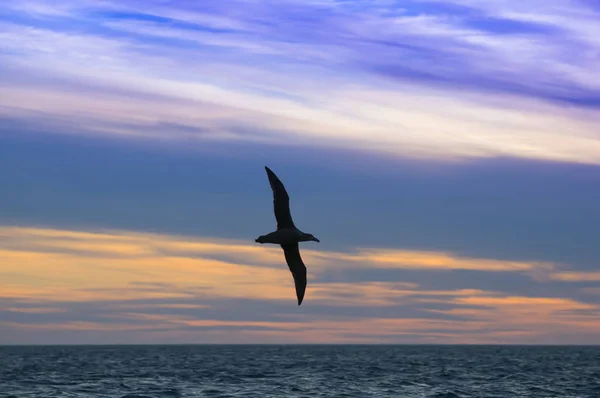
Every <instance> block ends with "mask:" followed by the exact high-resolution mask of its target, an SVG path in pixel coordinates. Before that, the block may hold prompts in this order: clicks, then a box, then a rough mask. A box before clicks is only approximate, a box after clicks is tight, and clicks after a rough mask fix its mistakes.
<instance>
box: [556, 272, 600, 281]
mask: <svg viewBox="0 0 600 398" xmlns="http://www.w3.org/2000/svg"><path fill="white" fill-rule="evenodd" d="M551 278H552V279H553V280H556V281H564V282H600V272H558V273H554V274H552V275H551Z"/></svg>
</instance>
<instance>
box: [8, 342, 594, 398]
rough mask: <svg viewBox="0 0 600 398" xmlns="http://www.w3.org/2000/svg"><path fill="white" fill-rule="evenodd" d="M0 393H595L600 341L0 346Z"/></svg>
mask: <svg viewBox="0 0 600 398" xmlns="http://www.w3.org/2000/svg"><path fill="white" fill-rule="evenodd" d="M0 397H2V398H8V397H11V398H12V397H18V398H28V397H35V398H50V397H111V398H113V397H115V398H145V397H157V398H158V397H307V398H308V397H311V398H312V397H340V398H341V397H348V398H350V397H357V398H358V397H406V398H412V397H419V398H455V397H477V398H510V397H536V398H545V397H560V398H575V397H577V398H583V397H585V398H599V397H600V347H567V346H553V347H545V346H527V347H526V346H410V345H403V346H400V345H396V346H386V345H363V346H359V345H313V346H310V345H187V346H186V345H180V346H175V345H164V346H29V347H17V346H13V347H11V346H4V347H0Z"/></svg>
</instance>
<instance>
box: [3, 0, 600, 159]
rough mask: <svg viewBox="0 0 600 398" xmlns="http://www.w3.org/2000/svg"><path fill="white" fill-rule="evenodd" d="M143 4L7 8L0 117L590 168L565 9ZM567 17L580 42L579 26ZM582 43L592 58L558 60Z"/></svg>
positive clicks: (586, 75)
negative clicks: (538, 13)
mask: <svg viewBox="0 0 600 398" xmlns="http://www.w3.org/2000/svg"><path fill="white" fill-rule="evenodd" d="M555 2H556V4H558V5H560V4H562V2H561V1H559V0H555ZM137 5H138V3H137V2H118V3H117V2H104V3H102V4H100V5H98V4H96V3H87V2H85V3H81V4H76V3H75V2H65V3H64V4H62V5H61V7H60V8H57V10H58V11H57V13H58V15H54V16H53V15H52V13H50V12H48V9H49V8H50V7H49V5H48V3H46V2H44V1H32V2H26V3H23V5H22V6H20V5H19V3H14V2H11V3H9V4H8V7H12V10H13V12H16V15H21V14H22V19H19V18H12V19H9V20H7V22H4V23H3V33H2V37H1V38H2V42H3V45H2V46H3V50H4V53H3V55H2V57H3V60H5V61H6V62H4V64H5V65H6V66H5V68H7V69H8V70H9V71H10V70H12V72H10V73H6V74H5V75H4V82H5V84H3V87H2V98H9V99H11V100H10V101H8V100H6V101H3V102H0V112H2V114H4V115H8V116H11V117H19V118H22V119H25V120H29V119H32V118H40V117H41V118H42V119H49V120H51V121H53V122H54V123H58V124H59V125H60V126H61V127H62V128H63V129H65V130H72V128H70V127H69V126H72V125H73V121H74V119H73V118H75V119H76V123H75V124H76V125H78V126H81V127H85V130H86V131H87V132H94V133H95V134H112V135H120V136H129V137H137V138H138V139H149V138H151V139H161V140H169V141H180V140H193V141H194V144H195V145H201V142H202V141H203V140H204V141H205V140H211V139H217V140H221V141H222V140H225V141H231V140H234V141H249V142H260V143H270V144H271V145H279V146H289V145H303V146H319V147H328V148H344V147H345V148H360V149H361V150H363V151H371V152H376V153H391V154H393V155H394V156H402V157H413V158H414V157H416V158H425V159H437V160H441V159H444V160H456V159H472V158H482V157H483V158H488V157H498V156H513V157H521V158H533V159H546V160H552V161H567V162H582V163H592V164H598V162H599V160H598V159H600V143H599V141H598V136H597V134H596V129H595V125H597V123H598V116H597V115H596V112H595V111H594V109H593V108H594V104H595V101H596V102H597V99H598V98H599V96H598V87H596V85H595V83H594V79H593V65H595V61H596V59H595V58H594V55H593V54H595V49H597V47H598V42H597V40H595V39H593V38H592V35H591V34H588V35H587V36H585V37H584V36H582V35H581V34H579V35H575V33H573V36H568V37H567V38H566V39H560V38H561V37H562V32H563V30H565V29H567V30H569V29H571V31H572V30H573V29H575V27H574V26H572V25H574V24H566V23H565V19H564V18H562V19H561V18H560V15H559V13H558V12H554V11H553V12H554V13H552V14H550V16H549V17H548V18H546V19H547V20H544V21H541V22H539V21H532V20H526V18H525V17H524V15H529V14H526V13H525V14H524V13H523V12H520V13H516V14H515V15H514V16H512V17H511V15H510V13H508V15H505V14H507V10H506V7H508V5H507V4H506V3H503V4H502V7H500V8H498V7H495V8H494V7H490V8H482V5H481V4H480V3H466V4H463V5H460V7H454V8H452V7H448V6H444V5H440V4H439V3H435V2H429V3H425V4H424V3H423V2H419V1H412V2H407V4H405V5H404V6H403V7H402V8H398V7H392V6H389V5H383V6H382V5H370V4H368V3H366V2H362V1H359V2H354V3H352V4H342V3H338V2H319V3H300V2H295V1H287V2H284V3H275V2H269V3H268V5H267V4H262V3H256V2H239V1H228V2H226V3H223V4H220V5H213V6H207V5H192V4H186V3H183V2H181V3H180V2H176V3H171V4H170V6H169V7H166V6H164V5H163V4H162V3H160V2H155V1H151V2H145V3H144V12H143V13H142V12H139V7H137ZM517 8H518V7H517ZM547 9H548V7H544V10H547ZM233 10H235V11H233ZM530 11H531V10H529V11H528V12H530ZM547 13H548V11H544V13H543V15H546V14H547ZM25 15H27V18H25ZM569 15H570V17H571V18H572V20H576V21H578V22H582V25H580V27H579V28H577V29H578V30H577V32H580V33H581V30H582V29H583V30H584V31H585V32H588V33H589V32H591V30H592V28H590V27H589V26H590V24H589V23H587V24H586V23H585V22H586V21H588V20H590V17H589V16H585V15H584V16H582V15H580V14H577V13H570V14H569ZM42 17H43V18H42ZM23 18H25V19H23ZM494 18H495V19H494ZM491 21H496V22H491ZM492 24H494V25H492ZM490 26H496V28H493V29H492V28H490ZM498 26H502V27H504V29H500V30H501V32H498V29H497V27H498ZM586 26H587V27H588V28H586ZM582 27H583V28H582ZM586 29H587V30H586ZM15 43H18V45H17V44H15ZM575 46H579V48H580V49H581V51H578V52H577V53H578V54H580V55H581V54H585V56H578V57H571V56H568V54H569V53H570V52H571V51H572V50H571V51H566V50H570V49H572V48H577V47H575ZM59 54H60V55H59ZM563 54H566V55H563ZM574 60H576V61H574ZM142 66H143V67H142ZM175 71H176V72H175ZM382 76H385V77H382ZM389 76H391V77H393V79H392V80H390V79H388V77H389ZM42 83H43V84H42ZM81 85H84V86H85V85H87V86H88V88H87V89H85V90H83V91H82V90H75V89H72V88H74V87H77V86H81ZM457 87H459V88H461V90H460V91H459V90H457ZM565 104H570V105H569V106H565ZM586 104H587V105H590V106H592V109H587V108H586V107H584V106H583V105H586ZM161 126H183V127H184V129H183V130H182V129H173V128H166V129H162V127H161ZM564 131H569V134H568V138H567V136H566V135H564ZM79 133H81V131H80V132H79Z"/></svg>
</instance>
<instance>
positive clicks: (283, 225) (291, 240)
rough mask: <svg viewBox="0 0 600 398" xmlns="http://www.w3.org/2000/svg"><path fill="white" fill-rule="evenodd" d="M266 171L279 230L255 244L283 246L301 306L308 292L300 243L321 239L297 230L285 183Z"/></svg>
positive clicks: (269, 171) (258, 239)
mask: <svg viewBox="0 0 600 398" xmlns="http://www.w3.org/2000/svg"><path fill="white" fill-rule="evenodd" d="M265 170H267V176H268V177H269V183H270V184H271V190H272V191H273V207H274V210H275V219H276V220H277V230H276V231H274V232H271V233H269V234H266V235H261V236H259V237H258V238H257V239H256V240H255V242H258V243H261V244H262V243H274V244H277V245H281V248H282V249H283V254H284V256H285V261H286V262H287V265H288V267H289V268H290V271H291V273H292V275H293V276H294V284H295V285H296V297H297V298H298V305H300V304H302V300H303V299H304V292H305V291H306V266H305V265H304V262H303V261H302V257H300V248H299V247H298V243H299V242H309V241H314V242H319V239H317V238H315V237H314V236H313V235H312V234H307V233H305V232H302V231H300V230H299V229H298V228H296V226H295V225H294V221H293V220H292V214H291V213H290V197H289V195H288V193H287V191H286V190H285V187H284V186H283V183H282V182H281V181H280V180H279V178H277V176H276V175H275V173H273V172H272V171H271V169H269V168H268V167H267V166H265Z"/></svg>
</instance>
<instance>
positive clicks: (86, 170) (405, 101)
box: [0, 0, 600, 344]
mask: <svg viewBox="0 0 600 398" xmlns="http://www.w3.org/2000/svg"><path fill="white" fill-rule="evenodd" d="M521 3H522V4H521ZM0 15H1V16H2V18H1V22H0V71H1V73H0V93H1V95H0V184H2V186H3V187H4V189H3V193H2V195H0V236H2V239H1V240H0V264H1V265H0V275H2V280H3V285H4V286H3V289H2V292H3V293H0V344H1V343H5V344H14V343H36V344H39V343H65V342H81V343H131V342H149V343H164V342H183V343H185V342H192V343H195V342H200V343H202V342H225V343H230V342H290V343H294V342H367V343H371V342H383V343H390V342H392V343H394V342H398V343H428V342H433V343H445V342H448V343H540V342H541V343H586V344H587V343H596V344H597V343H599V342H600V341H599V340H598V333H597V330H598V328H599V327H600V316H599V315H598V313H599V312H598V311H599V309H600V285H599V283H600V269H599V265H598V264H599V259H600V247H599V246H598V245H597V233H596V231H597V226H598V225H599V224H600V210H598V205H597V204H598V203H600V184H599V182H600V177H599V176H600V174H599V173H598V171H599V169H598V165H599V164H600V135H599V134H600V133H599V130H598V126H599V125H600V124H599V123H600V113H599V106H600V85H599V83H598V79H597V78H596V75H597V65H598V62H599V61H600V39H599V37H600V28H599V26H598V24H597V21H598V18H599V17H600V8H598V7H597V6H595V5H594V4H593V3H592V2H584V1H566V0H564V1H563V0H552V1H550V0H549V1H544V2H542V1H537V0H534V1H528V2H520V3H515V2H509V1H507V0H494V1H477V0H456V1H445V2H436V1H403V2H397V1H369V2H366V1H328V0H320V1H302V2H300V1H277V2H275V1H273V2H271V1H260V2H259V1H250V0H248V1H229V0H227V1H221V2H184V1H171V2H164V1H158V0H155V1H152V0H151V1H144V2H139V1H120V2H116V1H111V0H106V1H100V2H98V1H94V2H92V1H56V2H49V1H40V0H31V1H30V0H21V1H16V0H15V1H13V0H8V1H5V2H3V4H2V5H1V6H0ZM264 165H268V166H269V167H271V168H272V169H273V170H274V171H275V172H276V173H277V174H278V175H279V177H280V178H281V179H282V180H283V182H284V184H285V185H286V187H287V188H288V191H289V192H290V195H291V198H292V214H293V216H294V218H295V219H296V223H297V225H298V226H299V227H300V228H302V229H304V230H306V231H308V232H311V233H314V234H315V236H317V237H318V238H319V239H321V243H319V244H316V243H315V244H305V245H303V253H305V254H304V255H305V262H306V264H307V267H308V269H309V286H308V290H307V295H306V299H305V302H304V303H303V305H302V307H297V306H296V305H295V304H294V300H295V298H294V294H293V284H292V283H293V282H292V280H291V277H290V275H289V271H288V270H287V267H286V266H285V263H284V260H283V256H282V254H281V253H280V251H278V249H277V248H266V247H264V246H258V245H256V244H254V239H255V238H256V237H257V236H258V235H261V234H264V233H266V232H269V231H271V230H272V229H274V228H275V222H274V219H273V215H272V203H271V193H270V189H269V186H268V182H267V179H266V175H265V173H264V168H263V166H264ZM508 319H510V320H511V321H508Z"/></svg>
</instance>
